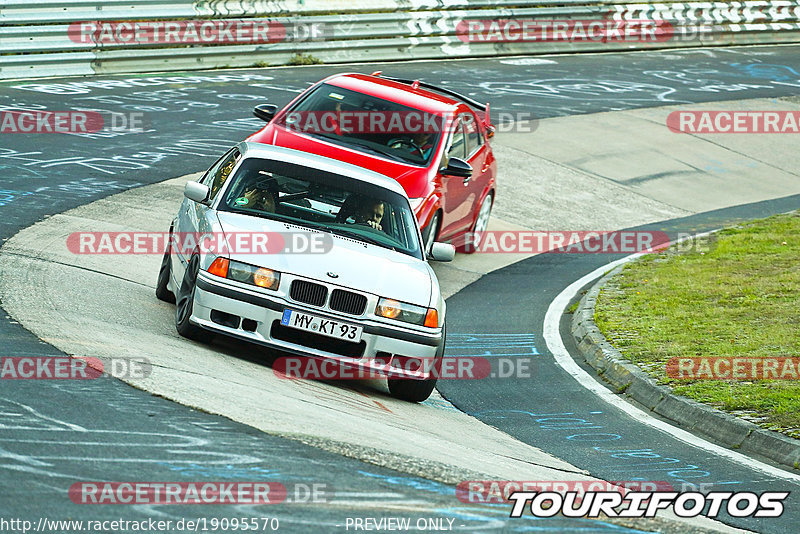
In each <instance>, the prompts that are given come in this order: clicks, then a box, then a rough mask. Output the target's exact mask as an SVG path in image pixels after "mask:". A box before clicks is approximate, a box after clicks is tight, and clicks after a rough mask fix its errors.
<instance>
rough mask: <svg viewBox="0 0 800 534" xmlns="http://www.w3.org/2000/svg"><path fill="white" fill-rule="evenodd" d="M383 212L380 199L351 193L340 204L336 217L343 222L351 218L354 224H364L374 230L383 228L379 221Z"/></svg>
mask: <svg viewBox="0 0 800 534" xmlns="http://www.w3.org/2000/svg"><path fill="white" fill-rule="evenodd" d="M384 212H385V208H384V205H383V202H381V201H380V200H375V199H374V198H367V197H363V196H360V195H357V194H352V195H350V196H349V197H347V199H346V200H345V202H344V204H342V208H341V210H340V211H339V215H338V216H337V219H339V220H341V221H343V222H345V221H348V220H349V219H353V221H354V223H355V224H366V225H367V226H370V227H372V228H375V229H376V230H383V227H382V226H381V221H382V220H383V214H384ZM348 222H349V221H348Z"/></svg>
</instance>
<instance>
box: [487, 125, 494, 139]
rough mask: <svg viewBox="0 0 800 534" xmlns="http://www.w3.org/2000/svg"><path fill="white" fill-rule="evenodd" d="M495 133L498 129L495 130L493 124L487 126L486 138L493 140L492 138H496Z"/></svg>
mask: <svg viewBox="0 0 800 534" xmlns="http://www.w3.org/2000/svg"><path fill="white" fill-rule="evenodd" d="M495 131H496V129H495V127H494V126H492V125H491V124H487V125H486V137H488V138H489V139H491V138H492V137H494V132H495Z"/></svg>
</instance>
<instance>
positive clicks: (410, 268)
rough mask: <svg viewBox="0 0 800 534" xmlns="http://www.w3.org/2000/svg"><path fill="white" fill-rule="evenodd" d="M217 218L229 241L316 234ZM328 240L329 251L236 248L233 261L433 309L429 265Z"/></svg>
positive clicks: (242, 218)
mask: <svg viewBox="0 0 800 534" xmlns="http://www.w3.org/2000/svg"><path fill="white" fill-rule="evenodd" d="M217 217H218V218H219V221H220V223H221V225H222V230H223V232H225V234H226V235H227V236H228V237H229V238H230V235H229V234H231V233H234V232H281V233H285V232H308V231H313V230H307V229H305V228H303V227H299V226H294V225H289V224H286V223H283V222H280V221H272V220H269V219H262V218H258V217H251V216H248V215H242V214H238V213H231V212H225V211H222V212H217ZM314 232H316V231H314ZM325 236H326V240H327V242H329V243H332V246H331V247H330V248H329V250H328V251H327V252H324V253H277V254H242V253H240V252H237V251H235V250H234V251H233V252H232V253H231V254H230V255H229V257H230V259H232V260H235V261H240V262H243V263H248V264H250V265H257V266H259V267H268V268H270V269H275V270H277V271H280V272H284V273H291V274H294V275H297V276H302V277H306V278H312V279H315V280H320V281H322V282H327V283H331V284H334V285H337V286H342V287H349V288H352V289H355V290H358V291H364V292H366V293H372V294H374V295H379V296H382V297H389V298H393V299H396V300H400V301H404V302H408V303H411V304H417V305H419V306H425V307H427V306H429V304H430V301H431V292H432V288H431V284H432V283H433V280H434V279H435V278H434V277H433V271H432V269H431V268H430V266H429V265H428V264H427V263H426V262H424V261H422V260H419V259H417V258H413V257H411V256H408V255H407V254H402V253H400V252H394V251H392V250H389V249H386V248H383V247H379V246H377V245H370V244H366V243H362V242H360V241H355V240H353V239H349V238H346V237H344V238H343V237H340V236H336V235H331V234H327V233H326V234H325ZM329 272H333V273H336V274H337V275H338V277H337V278H335V279H334V278H332V277H330V276H328V274H327V273H329Z"/></svg>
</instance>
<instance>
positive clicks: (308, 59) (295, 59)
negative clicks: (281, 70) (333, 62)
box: [286, 54, 322, 65]
mask: <svg viewBox="0 0 800 534" xmlns="http://www.w3.org/2000/svg"><path fill="white" fill-rule="evenodd" d="M321 63H322V60H321V59H319V58H318V57H314V56H312V55H311V54H295V55H294V56H292V57H291V58H290V59H289V62H288V63H286V64H287V65H319V64H321Z"/></svg>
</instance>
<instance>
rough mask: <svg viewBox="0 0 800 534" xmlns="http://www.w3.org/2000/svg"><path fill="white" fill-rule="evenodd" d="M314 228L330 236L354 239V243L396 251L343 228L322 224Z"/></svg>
mask: <svg viewBox="0 0 800 534" xmlns="http://www.w3.org/2000/svg"><path fill="white" fill-rule="evenodd" d="M315 227H317V228H321V229H323V230H325V231H327V232H330V233H332V234H336V235H340V236H343V237H349V238H351V239H355V240H356V241H362V242H364V243H369V244H370V245H375V246H378V247H382V248H388V249H392V250H394V251H395V252H397V249H396V248H394V247H393V246H391V245H387V244H386V243H382V242H380V241H378V240H377V239H373V238H371V237H368V236H365V235H362V234H360V233H358V232H352V231H350V230H345V229H344V228H332V227H330V226H325V225H322V224H317V225H315Z"/></svg>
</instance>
